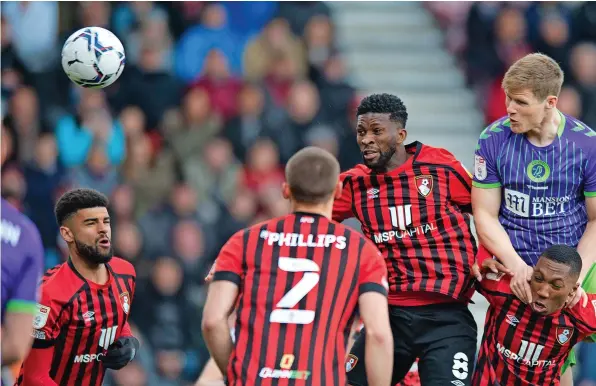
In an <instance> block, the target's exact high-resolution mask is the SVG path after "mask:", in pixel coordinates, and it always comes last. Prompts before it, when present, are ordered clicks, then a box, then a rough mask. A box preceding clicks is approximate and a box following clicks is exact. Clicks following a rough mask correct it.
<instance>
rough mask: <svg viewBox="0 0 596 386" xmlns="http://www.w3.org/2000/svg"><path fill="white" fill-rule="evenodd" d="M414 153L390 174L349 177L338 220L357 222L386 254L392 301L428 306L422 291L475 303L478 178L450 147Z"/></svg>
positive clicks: (364, 170) (412, 148)
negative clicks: (473, 224)
mask: <svg viewBox="0 0 596 386" xmlns="http://www.w3.org/2000/svg"><path fill="white" fill-rule="evenodd" d="M406 151H407V152H408V153H409V154H410V155H411V157H410V158H409V159H408V161H407V162H406V163H404V164H403V165H401V166H400V167H398V168H397V169H395V170H392V171H390V172H386V173H376V172H374V171H372V170H371V169H369V168H368V167H366V166H364V165H358V166H356V167H355V168H354V169H351V170H349V171H347V172H344V173H342V175H341V178H342V181H343V186H344V187H343V193H342V196H341V198H340V199H339V200H336V201H335V204H334V207H333V219H334V220H336V221H343V220H345V219H347V218H350V217H356V218H357V219H358V220H359V221H360V223H361V225H362V231H363V233H364V234H365V235H366V237H368V238H369V239H370V240H372V241H374V243H375V244H376V245H377V247H378V248H379V249H380V251H381V253H382V254H383V255H384V257H385V262H386V264H387V270H388V272H389V303H390V304H393V305H404V306H407V305H420V304H422V303H419V302H417V301H416V300H415V299H416V298H420V297H421V296H420V293H421V292H426V293H429V294H442V295H445V297H446V298H447V297H448V298H447V299H449V298H453V299H458V300H460V299H463V300H467V299H469V297H470V296H471V295H472V293H473V289H472V284H471V283H472V281H471V277H470V271H471V267H472V265H473V263H474V256H475V253H476V244H475V241H474V236H473V235H472V231H471V228H470V216H469V214H470V213H471V186H472V179H471V175H470V173H469V172H468V171H467V170H466V169H465V168H464V166H463V165H462V164H461V162H459V161H458V160H457V159H456V158H455V156H453V154H451V153H449V152H448V151H447V150H444V149H441V148H434V147H430V146H426V145H423V144H421V143H419V142H414V143H412V144H410V145H407V146H406ZM435 296H436V295H435ZM412 299H414V300H412Z"/></svg>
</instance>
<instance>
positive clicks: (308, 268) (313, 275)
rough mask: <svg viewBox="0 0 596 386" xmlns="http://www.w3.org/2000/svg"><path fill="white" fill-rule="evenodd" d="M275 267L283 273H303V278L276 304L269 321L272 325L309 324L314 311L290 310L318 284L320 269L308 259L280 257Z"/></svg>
mask: <svg viewBox="0 0 596 386" xmlns="http://www.w3.org/2000/svg"><path fill="white" fill-rule="evenodd" d="M277 265H278V267H279V269H281V270H282V271H285V272H304V276H303V277H302V279H300V281H299V282H298V283H296V285H295V286H294V287H292V289H291V290H289V291H288V293H286V294H285V295H284V297H283V298H281V300H280V301H279V302H278V303H277V304H276V309H274V310H273V312H271V315H270V316H269V321H270V322H272V323H289V324H309V323H312V321H313V320H314V319H315V311H311V310H292V309H291V308H292V307H295V306H296V304H298V302H300V300H302V299H303V298H304V297H305V296H306V295H307V294H308V293H309V292H310V291H311V290H312V289H313V288H315V286H316V285H317V284H318V283H319V278H320V275H319V273H318V272H319V271H320V268H319V266H318V264H317V263H315V262H314V261H312V260H309V259H294V258H291V257H280V258H279V260H278V262H277Z"/></svg>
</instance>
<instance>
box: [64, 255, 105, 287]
mask: <svg viewBox="0 0 596 386" xmlns="http://www.w3.org/2000/svg"><path fill="white" fill-rule="evenodd" d="M70 261H71V262H72V265H73V266H74V267H75V269H76V270H77V272H78V273H79V274H80V275H81V276H83V278H85V280H87V281H90V282H93V283H95V284H99V285H103V284H105V283H106V282H107V281H108V279H109V277H110V276H109V273H108V269H107V267H106V265H105V264H93V263H88V262H87V261H86V260H85V259H83V258H82V257H80V256H79V255H78V254H77V253H76V252H74V251H71V252H70Z"/></svg>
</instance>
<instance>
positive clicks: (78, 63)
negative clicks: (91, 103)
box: [62, 27, 126, 88]
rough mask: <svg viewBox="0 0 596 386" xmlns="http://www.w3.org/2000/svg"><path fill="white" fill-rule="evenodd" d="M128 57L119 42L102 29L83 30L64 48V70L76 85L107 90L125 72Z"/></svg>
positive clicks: (89, 28)
mask: <svg viewBox="0 0 596 386" xmlns="http://www.w3.org/2000/svg"><path fill="white" fill-rule="evenodd" d="M125 62H126V56H125V54H124V47H123V46H122V43H121V42H120V40H119V39H118V38H117V37H116V35H114V34H113V33H112V32H110V31H108V30H107V29H105V28H101V27H86V28H81V29H80V30H78V31H77V32H75V33H73V34H72V35H70V37H69V38H68V39H67V40H66V42H65V43H64V47H62V68H63V69H64V72H65V73H66V75H67V76H68V77H69V78H70V80H72V81H73V82H74V83H75V84H77V85H79V86H82V87H87V88H104V87H107V86H109V85H111V84H112V83H114V82H115V81H116V79H118V78H119V77H120V75H121V74H122V71H123V70H124V64H125Z"/></svg>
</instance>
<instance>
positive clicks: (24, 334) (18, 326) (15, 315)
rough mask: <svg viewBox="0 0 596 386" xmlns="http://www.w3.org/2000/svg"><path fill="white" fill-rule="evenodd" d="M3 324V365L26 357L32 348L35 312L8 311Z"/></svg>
mask: <svg viewBox="0 0 596 386" xmlns="http://www.w3.org/2000/svg"><path fill="white" fill-rule="evenodd" d="M34 307H35V305H34ZM3 324H4V326H3V327H2V366H10V365H13V364H15V363H17V362H19V361H22V360H23V359H25V357H26V356H27V353H28V352H29V349H30V348H31V344H32V343H33V337H32V336H31V325H32V324H33V313H31V312H26V311H23V312H8V311H7V312H6V316H5V317H4V320H3Z"/></svg>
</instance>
